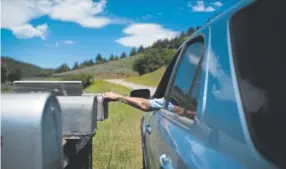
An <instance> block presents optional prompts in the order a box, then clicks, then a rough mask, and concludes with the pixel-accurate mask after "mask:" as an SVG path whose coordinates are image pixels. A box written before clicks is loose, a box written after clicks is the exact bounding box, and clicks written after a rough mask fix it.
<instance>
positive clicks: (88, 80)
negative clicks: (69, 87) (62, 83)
mask: <svg viewBox="0 0 286 169" xmlns="http://www.w3.org/2000/svg"><path fill="white" fill-rule="evenodd" d="M62 80H71V81H73V80H74V81H81V82H82V86H83V88H86V87H87V86H89V85H91V84H92V83H93V77H92V76H91V75H88V74H74V75H69V76H65V77H63V78H62Z"/></svg>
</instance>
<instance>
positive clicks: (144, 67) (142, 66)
mask: <svg viewBox="0 0 286 169" xmlns="http://www.w3.org/2000/svg"><path fill="white" fill-rule="evenodd" d="M174 55H175V50H170V49H149V50H146V51H144V54H143V56H141V57H139V58H138V59H136V60H135V61H134V63H133V65H132V69H133V70H135V71H137V72H138V73H139V74H140V75H143V74H145V73H148V72H153V71H155V70H157V69H158V68H160V67H162V66H165V65H167V64H168V63H169V62H170V60H171V59H172V57H173V56H174Z"/></svg>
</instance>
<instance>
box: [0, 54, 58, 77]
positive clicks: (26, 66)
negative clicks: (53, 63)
mask: <svg viewBox="0 0 286 169" xmlns="http://www.w3.org/2000/svg"><path fill="white" fill-rule="evenodd" d="M1 64H6V66H7V68H8V70H9V71H14V70H16V69H19V70H20V71H21V75H22V77H39V76H47V75H51V74H52V73H53V70H52V69H43V68H41V67H39V66H36V65H33V64H30V63H26V62H22V61H18V60H15V59H12V58H9V57H5V56H1Z"/></svg>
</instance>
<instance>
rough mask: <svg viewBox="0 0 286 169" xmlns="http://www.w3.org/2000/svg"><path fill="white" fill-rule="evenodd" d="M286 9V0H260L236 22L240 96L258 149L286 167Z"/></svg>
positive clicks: (234, 34) (233, 25)
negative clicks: (284, 4)
mask: <svg viewBox="0 0 286 169" xmlns="http://www.w3.org/2000/svg"><path fill="white" fill-rule="evenodd" d="M285 14H286V13H285V10H284V8H283V5H282V1H278V0H274V1H273V2H272V1H271V3H269V1H263V0H262V1H255V2H254V3H253V4H252V5H250V6H249V7H247V8H245V9H243V10H241V11H240V12H239V13H237V14H236V15H234V17H233V18H232V20H231V22H230V37H231V46H232V55H233V59H234V65H235V70H236V75H237V81H238V86H239V92H240V98H241V101H242V106H243V111H244V113H245V116H246V121H247V124H248V129H249V132H250V135H251V138H252V141H253V143H254V145H255V147H256V148H257V149H258V151H259V152H260V153H261V154H262V155H264V157H266V158H267V159H269V160H270V161H272V162H273V163H274V164H276V165H278V166H282V167H281V168H285V167H286V161H285V157H286V148H285V143H286V134H285V131H284V130H283V129H285V128H286V123H285V119H286V111H285V98H286V76H285V73H286V65H285V63H286V53H285V51H286V50H285V37H286V34H285V17H286V15H285Z"/></svg>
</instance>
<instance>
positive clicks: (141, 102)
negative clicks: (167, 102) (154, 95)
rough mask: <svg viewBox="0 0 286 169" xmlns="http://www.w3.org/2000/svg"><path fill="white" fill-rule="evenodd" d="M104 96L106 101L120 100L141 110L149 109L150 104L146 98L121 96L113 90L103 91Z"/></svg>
mask: <svg viewBox="0 0 286 169" xmlns="http://www.w3.org/2000/svg"><path fill="white" fill-rule="evenodd" d="M104 98H105V99H106V100H108V101H121V102H123V103H125V104H128V105H130V106H132V107H135V108H137V109H140V110H142V111H151V104H150V102H149V100H147V99H143V98H138V97H129V96H123V95H120V94H117V93H113V92H107V93H104Z"/></svg>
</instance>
